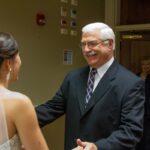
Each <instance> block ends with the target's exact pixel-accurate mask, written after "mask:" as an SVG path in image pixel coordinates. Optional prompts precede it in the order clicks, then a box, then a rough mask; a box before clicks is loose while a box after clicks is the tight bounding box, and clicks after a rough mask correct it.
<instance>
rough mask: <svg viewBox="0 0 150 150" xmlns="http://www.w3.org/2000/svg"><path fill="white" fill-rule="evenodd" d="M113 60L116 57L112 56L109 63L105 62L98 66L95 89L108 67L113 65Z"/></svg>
mask: <svg viewBox="0 0 150 150" xmlns="http://www.w3.org/2000/svg"><path fill="white" fill-rule="evenodd" d="M113 61H114V57H112V58H111V59H110V60H109V61H108V62H107V63H105V64H104V65H102V66H101V67H99V68H97V73H96V75H95V81H94V87H93V91H94V90H95V88H96V87H97V85H98V83H99V82H100V80H101V79H102V77H103V75H104V74H105V73H106V71H107V70H108V68H109V67H110V66H111V64H112V63H113Z"/></svg>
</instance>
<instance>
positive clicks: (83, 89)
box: [76, 67, 90, 115]
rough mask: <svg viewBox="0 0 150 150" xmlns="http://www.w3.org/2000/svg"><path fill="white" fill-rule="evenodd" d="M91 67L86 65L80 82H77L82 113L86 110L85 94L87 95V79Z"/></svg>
mask: <svg viewBox="0 0 150 150" xmlns="http://www.w3.org/2000/svg"><path fill="white" fill-rule="evenodd" d="M89 70H90V68H89V67H86V68H85V69H84V70H83V71H82V72H81V73H80V76H79V83H76V84H77V96H78V97H77V99H78V101H79V105H80V111H81V115H83V113H84V111H85V95H86V88H87V80H88V74H89Z"/></svg>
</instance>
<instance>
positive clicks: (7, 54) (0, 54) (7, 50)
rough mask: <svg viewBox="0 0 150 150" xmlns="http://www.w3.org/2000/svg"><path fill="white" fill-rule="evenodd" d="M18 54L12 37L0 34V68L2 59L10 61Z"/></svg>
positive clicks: (7, 34) (3, 33) (16, 45)
mask: <svg viewBox="0 0 150 150" xmlns="http://www.w3.org/2000/svg"><path fill="white" fill-rule="evenodd" d="M17 53H18V44H17V42H16V40H15V39H14V37H13V36H12V35H11V34H9V33H5V32H0V66H1V64H2V63H3V61H4V59H11V58H13V57H14V56H15V55H16V54H17Z"/></svg>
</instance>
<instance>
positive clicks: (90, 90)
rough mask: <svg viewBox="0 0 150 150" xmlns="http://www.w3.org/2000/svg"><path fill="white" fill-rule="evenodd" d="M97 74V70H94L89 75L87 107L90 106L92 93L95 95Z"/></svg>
mask: <svg viewBox="0 0 150 150" xmlns="http://www.w3.org/2000/svg"><path fill="white" fill-rule="evenodd" d="M96 73H97V70H96V69H95V68H92V70H91V71H90V73H89V78H88V82H87V90H86V98H85V100H86V105H87V104H88V102H89V100H90V98H91V96H92V93H93V87H94V80H95V74H96Z"/></svg>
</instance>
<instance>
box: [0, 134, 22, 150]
mask: <svg viewBox="0 0 150 150" xmlns="http://www.w3.org/2000/svg"><path fill="white" fill-rule="evenodd" d="M0 150H21V142H20V139H19V137H18V135H17V134H15V135H14V136H13V137H12V138H11V139H9V141H7V142H5V143H4V144H2V145H0Z"/></svg>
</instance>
